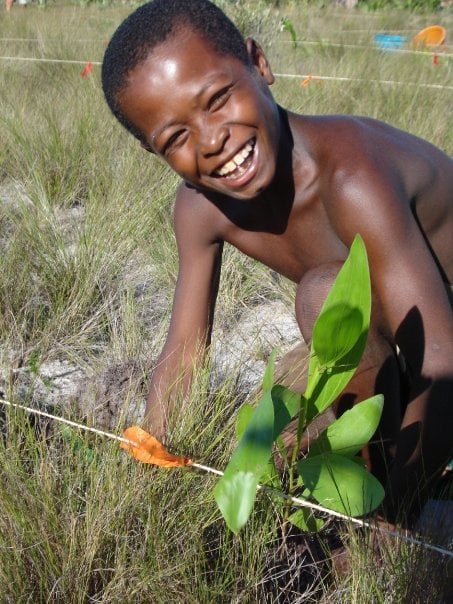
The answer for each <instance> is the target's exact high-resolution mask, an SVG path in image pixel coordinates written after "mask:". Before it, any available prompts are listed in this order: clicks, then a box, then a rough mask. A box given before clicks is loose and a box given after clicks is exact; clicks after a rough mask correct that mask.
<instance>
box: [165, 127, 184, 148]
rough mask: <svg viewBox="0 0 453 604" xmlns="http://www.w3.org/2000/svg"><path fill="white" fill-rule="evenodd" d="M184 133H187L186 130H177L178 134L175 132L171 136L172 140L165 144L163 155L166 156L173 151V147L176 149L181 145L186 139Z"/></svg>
mask: <svg viewBox="0 0 453 604" xmlns="http://www.w3.org/2000/svg"><path fill="white" fill-rule="evenodd" d="M184 133H185V130H177V131H176V132H174V133H173V134H172V135H171V136H170V138H169V139H168V140H167V141H166V142H165V144H164V146H163V149H162V153H163V154H165V153H167V152H168V151H170V150H171V149H172V147H175V146H177V145H178V144H180V143H181V142H182V141H183V139H184Z"/></svg>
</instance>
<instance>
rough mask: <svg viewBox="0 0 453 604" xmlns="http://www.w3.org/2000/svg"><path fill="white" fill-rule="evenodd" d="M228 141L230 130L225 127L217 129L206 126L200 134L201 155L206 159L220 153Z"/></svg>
mask: <svg viewBox="0 0 453 604" xmlns="http://www.w3.org/2000/svg"><path fill="white" fill-rule="evenodd" d="M227 139H228V129H227V128H225V127H224V126H222V127H218V126H217V127H216V126H213V125H212V124H211V125H209V124H206V126H205V128H204V130H203V132H202V133H200V153H201V154H202V155H203V156H204V157H210V156H211V155H216V154H217V153H220V152H221V151H222V149H223V147H224V145H225V142H226V141H227Z"/></svg>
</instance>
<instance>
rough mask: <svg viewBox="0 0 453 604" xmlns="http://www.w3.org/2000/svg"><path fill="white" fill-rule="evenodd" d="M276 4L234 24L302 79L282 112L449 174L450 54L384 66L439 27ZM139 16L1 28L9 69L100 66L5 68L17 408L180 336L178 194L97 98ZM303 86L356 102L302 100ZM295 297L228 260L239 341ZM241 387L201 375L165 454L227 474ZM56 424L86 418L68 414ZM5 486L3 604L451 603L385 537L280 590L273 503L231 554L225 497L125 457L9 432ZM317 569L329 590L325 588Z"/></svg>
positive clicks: (1, 121)
mask: <svg viewBox="0 0 453 604" xmlns="http://www.w3.org/2000/svg"><path fill="white" fill-rule="evenodd" d="M275 4H276V3H268V2H260V1H259V0H256V1H253V2H247V3H232V2H224V3H223V5H224V7H225V8H226V9H227V10H228V11H229V12H230V14H231V15H232V17H233V18H235V19H236V20H237V21H238V23H239V25H240V26H241V28H242V30H243V31H244V33H245V34H253V35H257V37H258V38H259V39H260V40H261V41H262V42H263V44H264V46H265V47H266V50H267V52H268V55H269V58H270V60H271V63H272V66H273V69H274V71H275V72H276V73H280V74H288V73H292V74H299V75H300V76H301V77H300V78H294V79H287V78H284V77H282V76H279V77H277V81H276V84H275V86H274V94H275V96H276V98H277V100H278V101H279V102H280V103H281V104H282V105H284V106H287V107H289V108H291V109H293V110H295V111H300V112H304V113H310V114H318V113H355V114H363V115H370V116H373V117H377V118H379V119H383V120H386V121H389V122H390V123H392V124H394V125H396V126H399V127H402V128H405V129H407V130H409V131H411V132H413V133H415V134H417V135H420V136H423V137H425V138H427V139H429V140H430V141H432V142H433V143H434V144H436V145H438V146H439V147H441V148H443V149H445V150H446V151H447V152H448V153H450V154H451V153H453V123H452V121H451V119H449V116H450V115H451V111H452V108H453V107H452V100H451V99H452V96H451V95H452V93H451V91H447V90H441V89H429V88H425V87H422V86H421V85H422V84H427V83H428V84H430V83H431V84H440V85H442V84H450V85H451V79H452V78H451V74H452V64H453V63H452V59H451V58H449V57H446V56H442V55H440V60H439V64H438V65H434V64H433V61H432V55H431V54H429V53H428V54H417V55H411V54H396V53H385V52H382V51H378V50H377V49H376V48H375V47H374V44H373V34H374V32H375V31H379V30H386V29H401V30H405V31H407V32H408V35H411V33H412V32H413V33H415V32H416V31H417V30H418V29H421V28H422V27H424V26H425V25H427V24H429V23H430V22H431V21H432V20H436V21H438V20H439V15H437V14H436V15H429V14H425V13H424V14H415V13H414V14H413V13H409V12H402V11H394V12H392V11H388V10H387V11H385V12H377V13H361V12H359V11H353V12H352V13H348V12H347V11H341V10H340V9H333V8H332V9H320V8H317V7H315V6H314V5H313V3H309V2H301V3H294V2H291V3H290V2H288V3H279V7H276V6H275ZM129 10H130V9H129V7H127V6H119V7H116V6H112V7H108V8H106V7H103V8H96V7H87V8H83V9H82V8H80V7H77V6H69V5H62V4H59V3H54V4H49V5H48V7H47V8H46V9H40V8H39V7H37V6H35V5H30V6H28V8H27V9H26V10H20V9H19V7H17V6H15V7H14V9H13V10H12V11H11V12H10V13H9V14H6V13H2V18H1V20H0V38H1V39H0V56H22V57H35V58H41V59H44V58H49V59H63V60H64V59H66V60H77V61H81V62H82V63H81V64H66V63H46V62H25V61H24V62H19V61H6V60H2V61H1V70H0V140H1V143H2V144H1V145H0V274H1V279H0V342H1V343H0V390H2V391H3V393H4V395H5V396H8V397H11V398H14V399H16V398H20V399H21V400H25V402H27V403H29V404H34V400H35V399H34V395H33V383H32V384H31V386H30V388H29V389H28V390H26V391H25V392H24V390H23V389H22V390H21V389H20V388H19V387H18V384H17V379H16V378H17V368H18V367H19V368H20V366H23V365H25V366H26V367H27V366H28V368H29V370H30V371H29V372H30V374H32V375H35V374H36V375H38V374H39V366H38V367H35V365H36V359H39V362H44V361H45V360H50V359H60V360H65V359H66V360H70V361H71V363H73V364H74V365H76V366H80V367H83V368H84V370H86V371H88V372H89V371H91V372H96V371H102V370H103V369H107V368H109V367H111V366H114V365H115V364H116V363H121V362H124V361H126V360H130V359H133V360H136V361H137V362H138V364H139V366H140V367H141V368H142V369H143V372H144V373H146V372H147V370H148V367H149V366H150V365H152V364H153V362H154V360H155V358H156V357H157V355H158V352H159V350H160V347H161V346H162V343H163V338H164V335H165V330H166V327H167V325H168V318H169V311H170V308H171V301H172V293H173V288H174V285H175V280H176V275H177V253H176V248H175V242H174V238H173V234H172V224H171V205H172V202H173V196H174V192H175V189H176V187H177V184H178V181H177V178H176V177H175V176H173V175H172V174H171V173H170V172H169V170H168V169H167V168H166V166H165V165H163V164H162V163H161V162H159V161H158V160H156V159H155V158H151V156H150V155H149V154H147V153H145V152H144V151H143V150H141V149H140V147H139V145H138V143H136V142H135V141H134V140H133V139H132V138H131V137H130V136H129V135H128V134H126V132H124V131H122V130H121V128H120V127H119V126H118V125H117V124H116V123H115V121H114V119H113V118H112V116H111V115H110V114H109V112H108V110H107V108H106V106H105V102H104V100H103V98H102V93H101V91H100V85H99V68H98V67H97V66H95V67H94V69H93V71H92V73H91V74H90V75H89V76H88V77H87V78H82V77H81V71H82V69H83V63H84V62H85V61H88V60H91V61H100V60H101V59H102V53H103V49H104V48H105V45H106V42H107V40H108V38H109V36H110V34H111V33H112V32H113V30H114V28H115V27H116V25H117V24H118V23H119V22H120V21H121V20H122V18H123V17H124V16H125V15H126V14H127V13H128V12H129ZM284 16H286V17H288V18H290V19H291V20H292V23H293V25H294V28H295V30H296V33H297V38H298V43H297V46H296V47H295V48H294V46H293V44H292V41H291V39H290V37H289V36H288V33H287V32H285V31H281V29H280V23H281V19H282V18H283V17H284ZM442 22H443V24H444V25H445V26H446V27H447V28H448V26H450V28H451V26H452V23H453V17H452V15H451V13H448V11H445V12H444V13H442ZM6 38H8V40H6ZM329 42H334V43H335V44H338V45H330V44H329ZM350 44H357V45H360V46H361V48H350V47H349V46H348V45H350ZM307 74H312V75H329V76H341V77H348V78H353V79H354V81H349V82H341V81H333V80H332V81H325V82H324V83H323V84H319V83H317V82H316V81H315V80H311V81H310V82H309V83H308V85H305V86H301V82H302V79H303V77H302V76H304V75H307ZM371 80H373V81H371ZM378 80H395V81H406V82H409V83H408V84H406V85H404V84H403V85H401V84H384V83H380V82H378ZM293 295H294V286H293V285H292V284H291V283H289V282H287V281H286V280H285V279H282V278H277V277H276V276H275V275H273V274H271V273H269V271H268V270H267V269H264V268H263V267H261V266H259V265H258V264H257V263H256V262H255V261H253V260H251V259H249V258H246V257H244V256H242V255H241V254H239V253H238V252H237V251H235V250H233V249H230V248H228V249H227V250H226V253H225V262H224V270H223V273H222V282H221V291H220V298H219V300H220V301H219V304H220V305H221V309H222V312H221V313H219V317H218V319H217V323H216V328H222V329H227V328H228V327H231V325H234V324H235V323H236V322H237V321H238V319H239V318H240V314H241V311H242V310H243V309H246V308H248V307H250V306H253V305H256V304H261V303H263V302H266V301H269V300H281V301H282V302H283V303H284V304H285V305H286V306H287V308H288V309H291V308H292V304H293ZM216 333H217V331H216V330H215V331H214V339H215V338H216ZM236 377H237V376H236V375H231V380H230V382H229V383H227V384H225V385H224V386H223V387H222V388H220V389H218V390H213V388H212V385H210V382H209V379H208V375H207V373H201V375H200V379H199V380H198V381H197V382H196V383H195V384H194V387H193V389H192V393H191V396H190V400H189V401H188V402H186V403H185V404H182V403H181V407H180V412H179V415H178V416H177V417H175V418H174V422H173V430H172V433H171V435H170V440H169V442H170V445H171V446H172V447H173V448H174V449H175V450H176V451H180V452H183V453H185V454H188V455H193V456H194V457H196V458H198V459H201V460H202V461H203V462H206V463H212V464H214V465H216V466H217V467H222V466H223V465H224V463H225V460H226V458H227V456H228V451H229V443H231V442H232V439H233V433H232V429H231V419H230V418H231V416H232V415H233V414H234V410H235V408H236V407H237V404H238V396H239V395H238V393H237V391H236ZM50 393H51V388H50V387H49V396H50ZM96 396H97V395H96V394H93V399H94V400H93V401H92V404H93V406H96V404H97V403H98V401H97V400H96ZM137 396H138V395H137V384H133V383H131V384H130V385H129V386H126V387H125V389H124V400H125V407H127V405H128V404H130V406H131V407H132V406H133V405H134V404H135V403H136V397H137ZM241 396H242V394H241ZM44 398H45V397H44ZM45 402H46V401H45V400H44V403H45ZM60 412H61V413H62V414H64V415H68V414H72V415H73V417H75V418H77V417H79V416H80V413H81V412H80V410H78V409H77V408H75V407H74V405H72V399H71V397H69V398H68V400H67V401H65V405H64V406H63V407H62V409H60ZM88 416H89V419H88V420H87V421H91V420H90V417H91V416H90V414H89V413H88ZM123 421H124V418H123ZM120 428H121V425H118V426H117V429H118V430H120ZM0 480H1V485H0V558H1V564H0V593H2V597H1V598H0V599H1V600H2V601H4V602H7V603H10V602H11V603H13V602H14V603H16V602H65V603H66V602H67V603H72V602H119V601H122V602H131V603H135V602H156V603H158V602H162V603H168V602H184V603H185V602H188V603H189V602H190V603H191V602H193V603H198V602H206V603H208V602H209V603H211V602H241V603H242V602H257V601H260V602H261V601H269V602H271V601H275V602H284V601H287V602H298V601H306V602H309V601H321V600H322V598H324V599H325V600H324V601H329V602H336V601H338V602H340V601H343V602H346V601H347V602H375V601H376V602H384V601H388V602H390V601H391V602H404V601H408V600H406V599H405V598H406V597H407V594H411V593H414V592H411V591H410V588H411V586H412V587H413V586H414V585H415V584H416V583H415V579H414V573H413V572H412V570H411V569H412V568H417V569H418V572H419V575H420V576H421V577H425V579H424V582H423V585H424V589H425V590H426V593H427V594H428V596H427V597H426V599H429V594H431V595H432V594H434V596H435V597H437V595H436V594H438V593H439V589H440V588H439V585H441V583H442V580H443V579H445V576H446V575H445V572H446V571H444V570H442V568H441V571H439V572H440V574H439V573H438V570H436V569H437V566H436V565H435V564H434V563H433V561H432V560H428V559H427V558H426V557H424V556H423V555H422V554H420V550H419V549H412V548H409V547H407V548H402V547H401V548H399V546H398V547H396V545H395V543H394V542H392V541H389V542H388V543H387V544H386V546H385V547H381V548H380V550H379V555H376V556H372V555H370V551H371V549H372V548H370V544H369V539H370V536H369V535H365V537H363V536H360V537H359V536H357V534H356V533H353V534H352V536H351V537H350V539H349V548H350V551H351V557H352V559H353V561H354V562H353V565H352V566H351V567H350V569H349V570H348V572H347V573H346V575H339V574H335V571H334V570H332V569H331V568H329V564H328V563H326V564H327V566H326V567H325V565H324V564H321V563H319V565H318V566H317V567H313V566H312V567H311V568H312V570H307V568H308V567H307V565H308V562H309V561H310V560H311V558H310V555H309V554H310V551H311V552H312V554H313V552H317V559H318V560H321V559H322V558H323V557H325V556H327V557H329V553H328V552H326V554H324V553H323V552H322V547H323V543H324V541H325V543H324V545H326V544H327V542H328V541H329V537H328V535H326V536H321V538H320V541H317V540H316V539H315V538H313V537H310V538H309V539H307V540H305V541H303V542H296V543H297V547H298V548H299V550H297V552H298V555H297V556H295V558H294V561H295V562H294V566H293V568H292V570H288V569H286V572H284V571H285V564H287V562H288V560H289V556H288V552H286V557H285V556H282V555H281V554H282V551H281V550H279V551H277V549H276V541H275V540H276V539H277V536H278V521H277V522H276V521H275V518H273V511H272V505H270V503H269V502H268V501H267V500H266V499H264V498H263V499H262V500H261V501H260V506H259V507H258V510H257V512H256V515H255V516H254V518H253V520H252V522H251V523H250V525H249V526H248V527H247V529H246V530H245V532H244V533H243V534H242V535H241V536H240V537H234V538H233V537H232V536H231V535H229V534H228V533H227V532H226V531H225V529H224V527H223V524H222V522H221V521H220V518H219V514H218V512H217V511H216V508H215V506H214V504H213V500H212V496H211V489H212V486H213V479H212V478H210V477H209V476H204V475H200V474H197V473H193V472H184V471H179V470H176V471H173V472H168V471H165V470H155V469H151V468H148V467H142V466H140V465H138V464H136V463H135V462H132V461H130V460H129V459H128V458H127V457H126V456H125V455H124V454H122V453H121V454H120V453H119V452H118V450H117V447H116V445H115V444H114V443H112V442H110V441H108V440H103V439H99V438H92V437H87V436H85V435H84V434H77V433H70V434H69V435H68V433H65V432H63V431H62V430H61V429H60V428H59V426H57V425H48V426H42V425H41V426H37V425H34V426H33V425H32V423H30V420H29V419H28V418H26V417H24V416H23V415H22V414H20V413H17V412H13V413H8V414H7V415H6V418H5V422H4V427H3V440H2V441H1V446H0ZM345 539H346V541H347V538H345ZM295 547H296V546H295ZM326 547H327V545H326ZM304 548H305V549H304ZM310 548H311V549H310ZM302 549H303V550H304V552H305V553H304V555H302V553H301V550H302ZM297 552H296V553H297ZM313 555H314V554H313ZM315 557H316V556H315ZM434 562H435V561H434ZM433 564H434V565H433ZM301 567H304V568H301ZM313 568H315V569H316V568H317V569H318V570H319V569H321V568H322V569H324V570H325V571H326V572H324V574H323V577H324V578H320V576H319V573H321V570H319V572H318V571H316V570H313ZM271 569H273V570H271ZM420 569H422V570H420ZM422 571H423V572H422ZM317 572H318V574H316V573H317ZM310 573H311V574H310ZM436 573H437V574H436ZM278 576H280V578H278ZM297 577H302V578H303V581H299V583H297V581H296V582H295V579H296V578H297ZM307 577H311V579H312V581H311V582H314V583H315V584H316V585H313V586H310V585H311V583H310V580H309V579H308V578H307ZM290 578H291V581H292V582H291V581H290V580H289V579H290ZM304 581H305V582H304ZM288 582H289V583H288ZM285 584H287V585H286V588H285V587H284V585H285ZM418 584H419V585H420V584H421V583H418ZM438 588H439V589H438ZM420 589H421V588H420ZM436 590H437V591H436ZM283 593H285V594H286V595H282V594H283ZM420 593H422V592H421V591H420ZM266 594H267V595H266ZM278 594H280V595H278ZM434 596H433V597H434ZM285 598H286V599H285ZM439 598H440V596H439ZM409 601H414V602H415V601H417V599H416V597H415V596H414V598H413V599H411V600H409ZM439 601H440V600H439Z"/></svg>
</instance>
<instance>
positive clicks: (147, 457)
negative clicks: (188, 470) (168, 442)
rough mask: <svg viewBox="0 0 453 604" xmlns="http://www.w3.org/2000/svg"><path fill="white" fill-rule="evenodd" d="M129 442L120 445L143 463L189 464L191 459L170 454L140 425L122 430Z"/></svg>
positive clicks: (165, 466)
mask: <svg viewBox="0 0 453 604" xmlns="http://www.w3.org/2000/svg"><path fill="white" fill-rule="evenodd" d="M123 436H124V437H125V438H127V440H128V441H131V442H129V443H125V442H122V443H121V444H120V447H121V448H122V449H125V450H126V451H127V452H128V453H129V454H130V455H132V457H135V459H138V460H139V461H142V462H143V463H151V464H154V465H156V466H162V467H164V468H175V467H183V466H191V465H192V460H191V459H189V458H188V457H184V456H183V455H172V454H171V453H169V452H168V451H167V449H166V448H165V447H164V445H163V444H162V443H161V442H159V441H158V440H157V438H154V436H151V434H149V433H148V432H146V430H143V428H140V426H131V427H130V428H127V429H126V430H125V431H124V432H123Z"/></svg>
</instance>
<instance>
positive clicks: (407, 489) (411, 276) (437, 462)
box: [330, 166, 453, 506]
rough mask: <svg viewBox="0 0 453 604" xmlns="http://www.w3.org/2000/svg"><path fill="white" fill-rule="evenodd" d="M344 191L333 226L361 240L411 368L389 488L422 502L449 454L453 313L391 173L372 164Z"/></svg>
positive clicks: (346, 237)
mask: <svg viewBox="0 0 453 604" xmlns="http://www.w3.org/2000/svg"><path fill="white" fill-rule="evenodd" d="M356 176H357V175H356ZM339 189H340V191H341V193H340V195H339V198H338V199H337V200H336V203H335V204H332V206H331V208H330V213H331V221H332V224H334V225H337V232H338V234H339V235H340V238H341V239H342V240H343V241H344V242H345V243H346V244H347V245H350V243H351V242H352V239H353V237H354V235H355V234H356V233H360V234H361V235H362V237H363V239H364V241H365V245H366V248H367V251H368V256H369V263H370V273H371V280H372V287H373V295H374V296H375V297H376V298H377V300H378V302H379V303H380V305H381V308H382V310H383V313H384V325H383V327H384V328H386V329H389V330H390V333H391V334H392V336H393V338H394V340H395V342H396V344H398V346H399V348H400V349H401V351H402V353H403V356H404V360H405V362H406V364H407V368H408V376H409V380H410V393H409V404H408V406H407V408H406V411H405V414H404V417H403V421H402V425H401V431H400V434H399V438H398V441H397V451H396V458H395V461H394V464H393V466H392V468H391V472H390V479H389V485H388V493H389V494H390V495H391V496H392V497H393V498H394V500H395V503H396V506H397V504H398V502H401V499H402V497H403V494H405V495H407V494H409V493H411V494H412V495H413V496H414V497H415V498H417V497H418V496H420V497H421V498H423V486H424V484H425V480H426V479H430V478H432V477H433V476H435V475H436V474H437V475H438V473H439V471H441V469H442V464H445V462H446V461H447V459H448V456H449V455H452V448H453V440H452V434H453V311H452V308H451V305H450V302H449V299H448V296H447V293H446V284H445V283H443V281H442V278H441V275H440V272H439V269H438V266H437V265H436V262H435V261H434V258H433V255H432V252H431V250H430V249H429V247H428V245H427V243H426V240H425V238H424V235H423V234H422V232H421V230H420V228H419V226H418V224H417V222H416V220H415V217H414V215H413V214H412V211H411V208H410V206H409V203H408V202H407V199H406V197H405V195H406V193H405V190H404V186H403V183H401V182H397V181H395V176H394V172H392V170H390V169H388V170H385V169H380V170H379V169H376V166H370V169H369V170H368V171H367V170H366V169H365V170H364V173H363V174H362V177H361V178H360V177H358V178H351V180H350V183H349V184H347V185H346V186H343V187H339ZM386 404H399V401H386ZM417 503H418V502H415V506H416V505H417Z"/></svg>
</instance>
